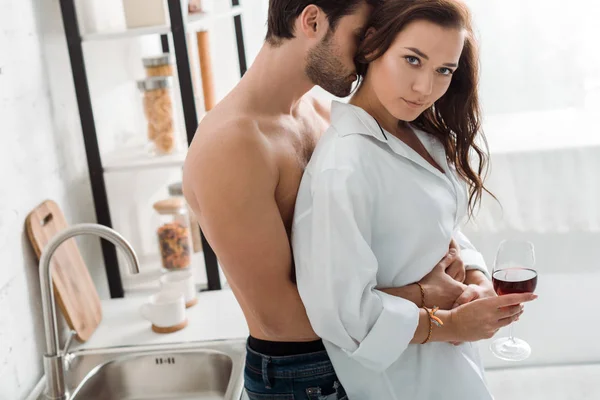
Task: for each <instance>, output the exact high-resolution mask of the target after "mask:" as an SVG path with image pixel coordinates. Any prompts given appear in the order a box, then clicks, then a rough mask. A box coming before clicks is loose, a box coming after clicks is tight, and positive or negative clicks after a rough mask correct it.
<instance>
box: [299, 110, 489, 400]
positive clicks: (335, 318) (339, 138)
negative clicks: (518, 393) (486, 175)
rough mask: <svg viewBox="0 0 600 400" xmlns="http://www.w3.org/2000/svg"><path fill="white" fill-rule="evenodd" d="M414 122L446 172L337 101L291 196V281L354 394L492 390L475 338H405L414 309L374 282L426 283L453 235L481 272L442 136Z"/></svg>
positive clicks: (462, 394) (453, 396)
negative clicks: (462, 227) (415, 341)
mask: <svg viewBox="0 0 600 400" xmlns="http://www.w3.org/2000/svg"><path fill="white" fill-rule="evenodd" d="M413 129H414V130H415V132H416V134H417V136H418V137H419V139H420V140H421V142H422V143H423V145H424V146H425V147H426V149H427V150H428V152H429V153H430V155H431V156H432V157H433V159H434V160H435V161H436V162H437V163H438V165H440V166H441V167H442V169H444V171H445V174H443V173H441V172H440V171H438V170H437V169H436V168H434V167H433V166H432V165H431V164H429V163H428V162H427V161H426V160H425V159H423V158H422V157H421V156H420V155H419V154H418V153H416V152H415V151H414V150H413V149H411V148H410V147H409V146H408V145H406V144H405V143H404V142H402V141H401V140H400V139H398V138H396V137H395V136H394V135H392V134H390V133H389V132H385V131H383V130H382V129H381V128H380V127H379V125H378V123H377V121H375V119H374V118H373V117H371V116H370V115H369V114H368V113H367V112H365V111H364V110H362V109H361V108H359V107H356V106H353V105H350V104H345V103H341V102H334V104H333V108H332V125H331V127H330V128H329V129H328V130H327V131H326V132H325V133H324V135H323V137H322V138H321V140H320V141H319V143H318V144H317V147H316V149H315V152H314V153H313V156H312V158H311V160H310V162H309V164H308V166H307V169H306V171H305V174H304V176H303V178H302V182H301V185H300V189H299V192H298V197H297V201H296V209H295V215H294V224H293V230H292V244H293V253H294V259H295V264H296V274H297V282H298V289H299V291H300V295H301V297H302V301H303V302H304V304H305V306H306V310H307V313H308V317H309V319H310V322H311V324H312V326H313V329H314V330H315V332H316V333H317V334H318V335H319V336H320V337H321V338H322V339H323V341H324V343H325V347H326V348H327V352H328V354H329V356H330V357H331V360H332V362H333V365H334V368H335V370H336V372H337V374H338V377H339V379H340V381H341V383H342V385H343V386H344V388H345V389H346V392H347V393H348V396H349V398H350V399H351V400H370V399H372V400H395V399H397V400H400V399H402V400H471V399H472V400H485V399H492V398H493V397H492V396H491V394H490V393H489V391H488V389H487V386H486V383H485V378H484V374H483V367H482V364H481V360H480V357H479V353H478V351H477V348H476V347H475V345H474V344H472V343H465V344H462V345H460V346H454V345H452V344H449V343H439V342H434V343H428V344H425V345H420V344H409V343H410V341H411V340H412V338H413V336H414V334H415V330H416V328H417V324H418V319H419V309H418V308H417V306H416V305H415V304H414V303H412V302H410V301H408V300H405V299H402V298H400V297H396V296H391V295H389V294H386V293H384V292H381V291H380V290H377V288H386V287H400V286H405V285H409V284H411V283H414V282H417V281H419V280H421V278H423V277H424V276H425V275H427V274H428V273H429V272H431V270H432V269H433V267H434V266H435V265H436V264H437V263H438V262H439V261H440V260H441V259H442V257H444V255H445V254H446V252H447V251H448V246H449V243H450V240H451V239H452V238H455V239H456V240H457V242H458V243H459V245H460V247H461V249H462V250H461V257H462V259H463V261H464V262H465V264H466V265H467V268H468V269H472V268H477V269H480V270H482V271H484V272H485V273H486V274H488V272H487V268H486V266H485V263H484V260H483V257H482V256H481V254H480V253H478V252H477V251H476V250H475V249H474V248H473V246H472V245H471V243H470V242H469V241H468V239H467V238H466V237H465V236H464V235H463V234H462V233H461V232H460V230H459V223H460V222H461V221H462V219H463V218H464V217H465V214H466V205H467V193H466V189H465V186H466V185H465V183H464V181H463V180H461V179H459V177H458V175H457V174H456V171H455V170H454V168H453V167H452V166H449V165H448V163H447V161H446V156H445V151H444V148H443V146H442V144H441V143H440V142H439V141H437V139H435V138H434V137H433V136H432V135H429V134H427V133H425V132H422V131H420V130H417V129H415V128H413ZM488 276H489V275H488ZM439 329H444V328H443V327H441V328H439Z"/></svg>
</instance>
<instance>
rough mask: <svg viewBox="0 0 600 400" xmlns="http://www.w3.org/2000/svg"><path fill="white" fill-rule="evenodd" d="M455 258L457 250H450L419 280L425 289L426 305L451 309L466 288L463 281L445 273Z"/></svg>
mask: <svg viewBox="0 0 600 400" xmlns="http://www.w3.org/2000/svg"><path fill="white" fill-rule="evenodd" d="M457 258H458V256H457V252H456V251H452V250H450V251H449V252H448V254H446V256H445V257H444V258H442V260H441V261H440V262H439V263H438V264H437V265H436V266H435V267H434V268H433V270H432V271H431V272H430V273H429V274H427V275H425V277H424V278H423V279H421V281H420V282H419V283H420V284H421V285H422V286H423V290H424V291H425V305H426V306H427V307H433V306H437V307H439V308H440V309H442V310H451V309H452V306H453V305H454V303H455V302H456V299H457V298H458V297H459V296H460V295H461V294H462V293H463V292H464V291H465V290H466V289H467V286H466V285H465V284H464V283H462V282H457V281H456V280H454V279H453V278H452V277H451V276H450V275H448V274H447V273H446V271H447V269H448V266H450V265H452V264H453V263H454V262H455V261H456V259H457Z"/></svg>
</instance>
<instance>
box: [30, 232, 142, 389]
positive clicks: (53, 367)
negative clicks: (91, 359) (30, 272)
mask: <svg viewBox="0 0 600 400" xmlns="http://www.w3.org/2000/svg"><path fill="white" fill-rule="evenodd" d="M80 235H96V236H99V237H101V238H103V239H106V240H108V241H109V242H111V243H113V244H114V245H115V246H117V247H120V248H121V249H122V250H123V251H124V252H125V255H126V257H127V261H128V264H129V269H130V271H131V273H133V274H138V273H139V272H140V268H139V267H140V265H139V260H138V258H137V255H136V254H135V251H134V250H133V248H132V247H131V245H130V244H129V243H128V242H127V240H125V239H124V238H123V236H121V235H120V234H119V233H117V232H116V231H115V230H113V229H110V228H108V227H106V226H103V225H99V224H78V225H73V226H71V227H69V228H66V229H65V230H63V231H61V232H59V233H58V234H57V235H56V236H55V237H54V238H52V240H51V241H50V242H49V243H48V244H47V245H46V247H45V248H44V250H43V251H42V255H41V257H40V265H39V269H40V286H41V289H42V308H43V314H44V329H45V334H46V353H45V354H44V373H45V377H46V391H45V398H46V399H51V400H66V399H67V398H68V397H67V389H66V386H65V364H64V357H65V354H64V352H61V351H60V350H59V344H58V327H57V323H56V304H55V302H54V290H52V270H51V268H50V260H51V259H52V255H53V254H54V252H55V251H56V249H58V247H59V246H60V245H61V244H62V243H63V242H65V241H66V240H69V239H71V238H73V237H75V236H80ZM71 338H72V337H71ZM71 338H70V339H71ZM69 342H70V340H69Z"/></svg>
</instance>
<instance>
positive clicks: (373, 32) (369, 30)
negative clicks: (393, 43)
mask: <svg viewBox="0 0 600 400" xmlns="http://www.w3.org/2000/svg"><path fill="white" fill-rule="evenodd" d="M375 32H377V29H375V28H373V27H370V28H369V29H367V31H366V32H365V34H364V35H363V40H367V39H368V38H370V37H371V36H373V35H374V34H375Z"/></svg>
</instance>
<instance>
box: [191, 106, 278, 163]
mask: <svg viewBox="0 0 600 400" xmlns="http://www.w3.org/2000/svg"><path fill="white" fill-rule="evenodd" d="M267 150H268V141H267V140H266V138H265V135H264V133H263V132H262V131H261V129H260V128H259V124H258V123H257V122H256V120H255V119H253V118H250V117H246V116H238V117H233V118H232V117H228V118H218V117H216V118H215V117H212V118H210V117H209V116H207V117H206V118H205V119H204V120H203V121H202V122H201V124H200V125H199V126H198V129H197V130H196V135H195V136H194V140H193V141H192V145H191V146H190V149H189V151H188V157H187V158H188V160H189V161H192V162H194V161H197V162H201V161H202V160H206V161H210V162H214V161H215V159H219V160H223V161H229V160H232V159H236V158H238V157H240V156H241V155H242V154H246V155H251V156H261V155H262V156H263V157H264V156H266V154H267ZM186 162H187V160H186Z"/></svg>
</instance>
